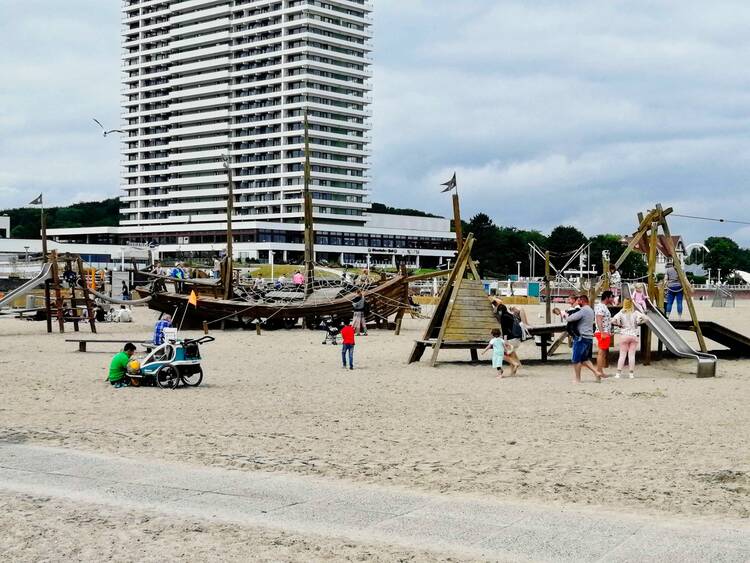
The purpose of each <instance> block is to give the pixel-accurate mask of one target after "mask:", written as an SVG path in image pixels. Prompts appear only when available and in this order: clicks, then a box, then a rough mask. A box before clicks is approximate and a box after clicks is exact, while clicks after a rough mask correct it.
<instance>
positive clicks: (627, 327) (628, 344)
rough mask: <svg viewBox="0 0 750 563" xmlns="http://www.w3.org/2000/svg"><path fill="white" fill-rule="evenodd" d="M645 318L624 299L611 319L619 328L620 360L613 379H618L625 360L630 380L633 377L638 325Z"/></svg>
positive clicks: (638, 337)
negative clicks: (619, 309)
mask: <svg viewBox="0 0 750 563" xmlns="http://www.w3.org/2000/svg"><path fill="white" fill-rule="evenodd" d="M644 321H645V317H644V316H643V315H641V314H640V313H639V312H638V311H636V310H635V307H634V306H633V301H631V300H630V299H625V300H624V301H623V302H622V310H621V311H620V312H619V313H617V314H616V315H615V316H614V318H613V319H612V324H613V325H614V326H616V327H619V328H620V358H619V359H618V360H617V374H616V375H615V379H620V376H621V375H622V369H623V368H624V367H625V360H626V359H627V361H628V367H630V375H629V377H630V379H633V378H634V377H635V351H636V350H637V349H638V342H639V340H640V330H641V329H640V325H642V324H643V323H644Z"/></svg>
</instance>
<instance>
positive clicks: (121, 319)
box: [117, 305, 133, 323]
mask: <svg viewBox="0 0 750 563" xmlns="http://www.w3.org/2000/svg"><path fill="white" fill-rule="evenodd" d="M117 322H118V323H130V322H133V316H132V315H131V313H130V309H128V308H127V307H125V305H120V310H119V311H118V312H117Z"/></svg>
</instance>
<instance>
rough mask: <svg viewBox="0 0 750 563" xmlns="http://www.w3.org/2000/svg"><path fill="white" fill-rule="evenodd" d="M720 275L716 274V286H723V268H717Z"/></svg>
mask: <svg viewBox="0 0 750 563" xmlns="http://www.w3.org/2000/svg"><path fill="white" fill-rule="evenodd" d="M717 270H718V273H717V274H716V285H721V268H717Z"/></svg>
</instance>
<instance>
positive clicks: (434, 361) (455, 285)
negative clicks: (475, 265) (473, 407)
mask: <svg viewBox="0 0 750 563" xmlns="http://www.w3.org/2000/svg"><path fill="white" fill-rule="evenodd" d="M471 246H472V241H471V240H469V241H467V244H465V245H464V250H467V249H470V248H471ZM468 256H469V253H468V252H467V253H465V254H464V257H463V260H462V261H461V264H460V265H459V266H458V267H457V268H456V269H457V270H458V272H457V274H456V280H455V281H454V282H453V289H452V291H451V298H450V300H449V301H448V306H447V308H446V311H445V315H444V316H443V322H442V326H441V327H440V332H439V333H438V337H437V343H436V344H435V346H434V348H433V349H432V358H431V359H430V365H431V366H432V367H435V364H437V358H438V353H439V352H440V343H441V342H442V341H443V339H444V337H445V330H446V328H447V321H448V320H449V319H450V317H451V312H452V310H453V303H454V301H453V300H454V298H455V296H456V295H457V294H458V291H459V289H460V288H461V282H462V281H463V277H464V273H465V272H466V262H467V258H468Z"/></svg>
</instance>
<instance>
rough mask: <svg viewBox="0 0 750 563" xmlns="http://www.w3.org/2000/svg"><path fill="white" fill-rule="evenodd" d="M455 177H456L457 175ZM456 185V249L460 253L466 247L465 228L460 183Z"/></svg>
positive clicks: (454, 218) (454, 195)
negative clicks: (460, 199)
mask: <svg viewBox="0 0 750 563" xmlns="http://www.w3.org/2000/svg"><path fill="white" fill-rule="evenodd" d="M453 177H454V178H455V177H456V176H455V174H454V176H453ZM455 184H456V185H455V188H454V192H453V223H454V225H455V230H456V249H457V251H458V252H459V253H460V252H461V249H462V248H463V246H464V234H463V226H462V225H461V204H460V203H459V200H458V182H456V183H455Z"/></svg>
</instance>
